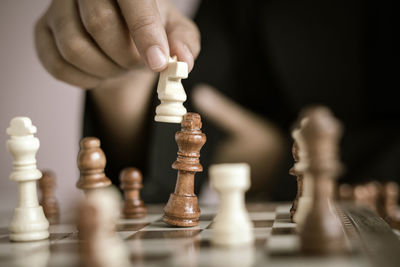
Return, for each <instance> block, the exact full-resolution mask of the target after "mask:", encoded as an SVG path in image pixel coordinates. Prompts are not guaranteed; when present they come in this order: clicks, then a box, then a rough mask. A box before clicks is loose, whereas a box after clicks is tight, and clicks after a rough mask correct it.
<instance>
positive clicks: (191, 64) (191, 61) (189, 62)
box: [183, 44, 194, 72]
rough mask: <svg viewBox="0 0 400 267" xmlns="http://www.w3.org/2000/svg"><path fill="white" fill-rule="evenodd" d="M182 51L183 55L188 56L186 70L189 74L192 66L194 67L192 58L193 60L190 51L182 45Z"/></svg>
mask: <svg viewBox="0 0 400 267" xmlns="http://www.w3.org/2000/svg"><path fill="white" fill-rule="evenodd" d="M183 49H184V50H185V53H186V55H187V56H188V57H187V63H188V69H189V72H191V71H192V69H193V65H194V58H193V54H192V51H190V49H189V47H188V46H187V45H185V44H184V45H183Z"/></svg>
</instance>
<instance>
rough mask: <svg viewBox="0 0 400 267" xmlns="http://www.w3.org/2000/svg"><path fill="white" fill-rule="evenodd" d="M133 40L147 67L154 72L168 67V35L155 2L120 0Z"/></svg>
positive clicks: (151, 0)
mask: <svg viewBox="0 0 400 267" xmlns="http://www.w3.org/2000/svg"><path fill="white" fill-rule="evenodd" d="M118 3H119V6H120V8H121V12H122V15H123V16H124V18H125V21H126V24H127V26H128V28H129V31H130V33H131V36H132V39H133V41H134V42H135V45H136V47H137V49H138V51H139V54H140V55H141V57H142V59H143V60H144V62H145V63H146V65H147V66H148V67H149V68H150V69H151V70H153V71H157V72H159V71H162V70H163V69H165V68H166V67H167V63H168V58H169V47H168V40H167V34H166V32H165V28H164V25H163V23H162V20H161V16H160V12H159V8H158V5H157V2H156V1H155V0H118Z"/></svg>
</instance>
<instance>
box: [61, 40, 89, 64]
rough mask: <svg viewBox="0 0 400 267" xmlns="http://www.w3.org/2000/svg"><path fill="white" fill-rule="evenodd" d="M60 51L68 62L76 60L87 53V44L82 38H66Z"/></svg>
mask: <svg viewBox="0 0 400 267" xmlns="http://www.w3.org/2000/svg"><path fill="white" fill-rule="evenodd" d="M60 50H61V51H60V52H61V54H62V55H63V57H64V58H65V60H67V61H68V62H75V61H77V60H78V59H79V58H81V57H82V55H83V54H84V53H85V50H86V45H85V42H84V41H83V40H81V39H80V38H76V37H75V38H74V37H73V38H69V39H65V40H64V42H63V43H62V45H61V48H60Z"/></svg>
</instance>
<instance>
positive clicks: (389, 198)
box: [382, 182, 400, 229]
mask: <svg viewBox="0 0 400 267" xmlns="http://www.w3.org/2000/svg"><path fill="white" fill-rule="evenodd" d="M382 198H383V201H382V202H383V203H382V204H383V207H382V209H383V212H382V218H383V219H385V221H387V223H388V224H389V225H390V226H391V227H392V228H395V229H400V221H399V219H398V217H397V211H398V204H397V202H398V200H399V185H398V184H397V183H395V182H388V183H386V184H384V185H383V189H382Z"/></svg>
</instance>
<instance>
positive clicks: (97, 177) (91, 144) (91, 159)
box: [76, 137, 111, 193]
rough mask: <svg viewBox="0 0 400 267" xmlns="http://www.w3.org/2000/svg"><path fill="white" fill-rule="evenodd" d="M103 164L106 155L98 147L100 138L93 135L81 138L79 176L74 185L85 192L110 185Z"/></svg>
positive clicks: (104, 163)
mask: <svg viewBox="0 0 400 267" xmlns="http://www.w3.org/2000/svg"><path fill="white" fill-rule="evenodd" d="M105 166H106V156H105V155H104V152H103V150H102V149H101V148H100V140H99V139H98V138H95V137H86V138H83V139H82V140H81V142H80V150H79V154H78V168H79V170H80V177H79V180H78V182H77V183H76V187H78V188H79V189H82V190H84V191H85V193H87V192H89V191H90V190H91V189H96V188H103V187H107V186H109V185H111V181H110V179H108V178H107V177H106V175H105V174H104V168H105Z"/></svg>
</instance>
